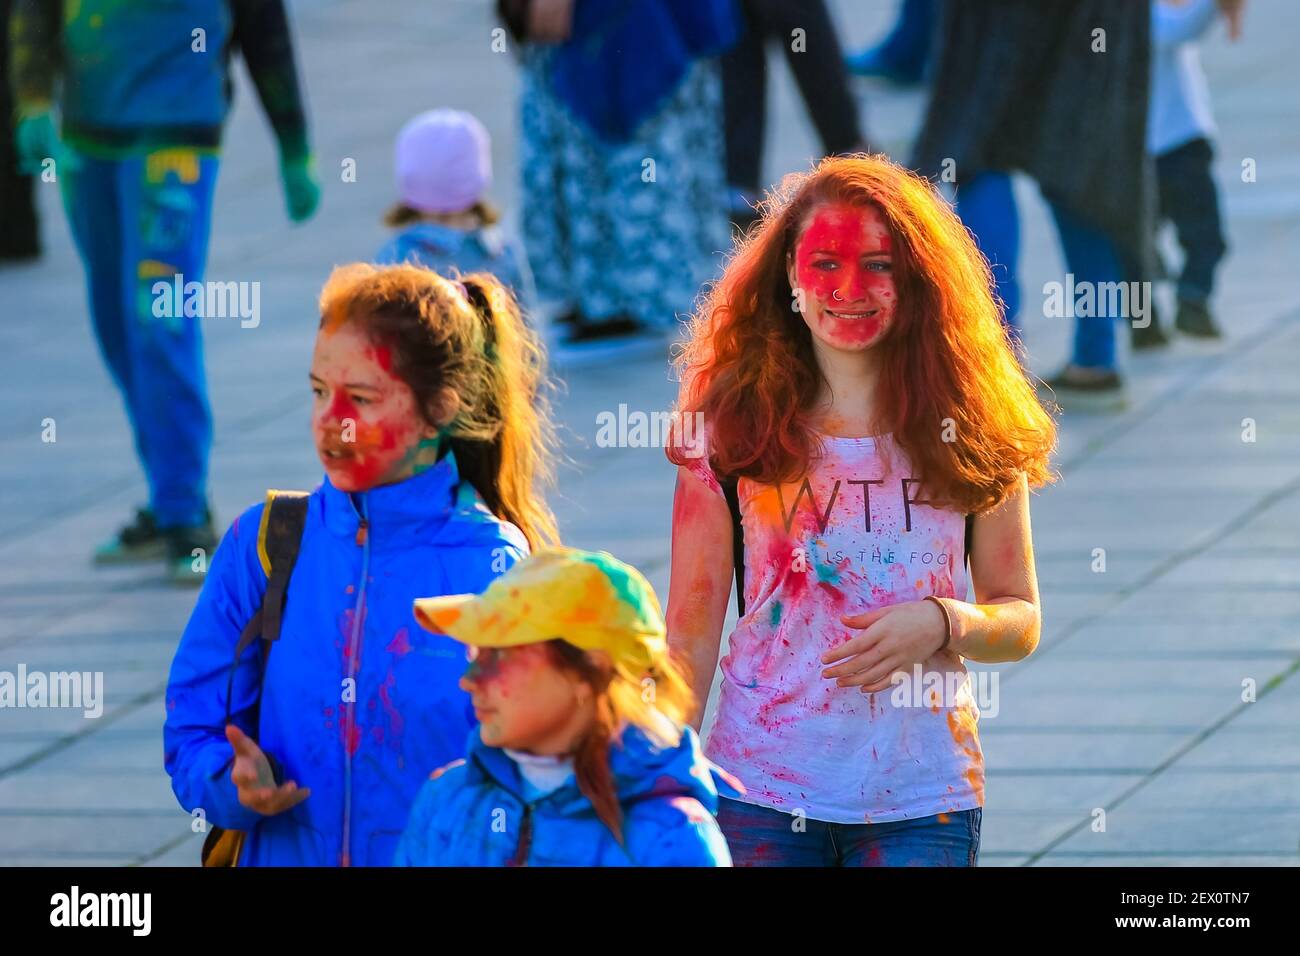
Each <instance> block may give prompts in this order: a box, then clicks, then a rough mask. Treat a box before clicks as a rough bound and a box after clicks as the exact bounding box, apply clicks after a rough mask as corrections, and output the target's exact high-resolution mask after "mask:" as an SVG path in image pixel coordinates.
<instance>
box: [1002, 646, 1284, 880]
mask: <svg viewBox="0 0 1300 956" xmlns="http://www.w3.org/2000/svg"><path fill="white" fill-rule="evenodd" d="M1297 671H1300V657H1297V658H1296V659H1295V660H1294V661H1293V662H1292V663H1291V666H1290V667H1288V668H1287V669H1286V670H1285V671H1283V672H1281V673H1280V674H1275V675H1274V676H1273V677H1271V678H1270V679H1269V680H1268V681H1266V682H1265V683H1264V685H1263V686H1261V687H1260V688H1259V693H1258V695H1257V696H1256V698H1255V700H1253V701H1242V702H1241V703H1239V704H1238V705H1237V706H1235V707H1233V708H1232V709H1231V710H1230V711H1228V712H1227V713H1226V714H1224V715H1223V716H1221V717H1220V718H1219V719H1218V720H1216V721H1215V722H1214V723H1213V724H1210V725H1209V726H1208V727H1205V728H1203V729H1202V730H1200V731H1199V732H1197V733H1196V734H1195V735H1193V736H1192V737H1191V738H1190V739H1188V740H1187V741H1185V742H1184V743H1183V744H1182V745H1181V746H1180V747H1178V748H1176V749H1175V750H1174V752H1173V753H1171V754H1170V755H1169V756H1168V757H1166V758H1165V759H1164V760H1162V761H1160V763H1159V764H1157V765H1156V766H1155V767H1154V768H1153V769H1152V770H1151V771H1150V773H1148V774H1147V775H1145V776H1144V777H1142V778H1141V779H1139V780H1137V781H1135V782H1134V783H1133V784H1132V785H1131V786H1130V787H1129V788H1128V789H1126V790H1124V791H1122V792H1121V793H1120V794H1119V796H1117V797H1115V798H1114V799H1113V800H1109V801H1107V805H1106V807H1104V809H1105V810H1106V812H1107V813H1111V812H1113V811H1114V810H1116V809H1118V808H1119V806H1120V805H1121V804H1123V803H1124V801H1125V800H1127V799H1128V798H1129V797H1131V796H1133V795H1134V794H1136V793H1137V792H1138V791H1140V790H1142V789H1143V788H1144V787H1146V786H1147V784H1149V783H1151V782H1152V781H1153V780H1155V779H1156V778H1157V777H1159V776H1160V775H1161V774H1163V773H1164V772H1165V771H1166V770H1168V769H1169V768H1170V767H1172V766H1173V765H1174V764H1175V763H1177V762H1178V761H1179V760H1181V759H1182V758H1183V757H1184V756H1186V755H1187V754H1188V753H1190V752H1191V751H1192V750H1193V749H1195V748H1196V747H1198V746H1200V744H1202V743H1204V742H1205V741H1206V740H1209V739H1210V738H1211V737H1212V736H1214V734H1215V733H1217V732H1218V730H1219V729H1220V728H1222V727H1224V726H1226V725H1227V724H1229V723H1230V722H1231V721H1233V720H1234V719H1235V718H1237V717H1238V716H1240V715H1241V714H1242V713H1244V712H1245V711H1246V709H1247V708H1248V707H1252V706H1255V705H1257V704H1260V703H1262V702H1263V701H1264V699H1265V698H1266V697H1267V696H1268V695H1269V694H1271V693H1272V692H1273V691H1274V690H1276V689H1277V688H1278V687H1280V686H1282V684H1283V682H1284V681H1286V680H1287V678H1289V677H1291V676H1292V675H1294V674H1295V673H1296V672H1297ZM1208 809H1210V808H1207V810H1208ZM1092 819H1093V818H1092V816H1091V815H1089V816H1085V817H1084V818H1083V819H1082V820H1080V821H1079V822H1078V823H1076V824H1074V825H1073V826H1071V827H1068V828H1067V829H1065V830H1064V831H1062V832H1061V833H1059V834H1057V836H1056V837H1054V838H1053V839H1051V840H1049V841H1048V843H1047V844H1046V845H1045V846H1043V847H1042V848H1041V849H1039V850H1038V851H1037V852H1035V853H1033V854H1030V856H1029V858H1028V859H1027V860H1025V861H1024V862H1023V863H1022V864H1021V866H1033V865H1034V864H1035V863H1037V862H1038V861H1039V860H1041V859H1042V858H1043V857H1045V856H1047V854H1049V853H1051V852H1052V850H1053V849H1055V848H1056V847H1058V846H1060V845H1061V844H1062V843H1064V842H1065V841H1066V840H1068V839H1069V838H1070V837H1072V836H1074V834H1076V833H1078V832H1080V831H1082V830H1083V828H1085V827H1087V826H1089V825H1091V823H1092Z"/></svg>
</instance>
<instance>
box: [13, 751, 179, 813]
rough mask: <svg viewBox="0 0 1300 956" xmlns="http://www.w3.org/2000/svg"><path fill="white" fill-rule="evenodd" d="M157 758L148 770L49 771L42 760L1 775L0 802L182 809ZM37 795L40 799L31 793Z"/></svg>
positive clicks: (17, 807)
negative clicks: (11, 773) (28, 767)
mask: <svg viewBox="0 0 1300 956" xmlns="http://www.w3.org/2000/svg"><path fill="white" fill-rule="evenodd" d="M161 767H162V765H161V761H160V762H159V764H158V765H157V766H156V767H154V768H152V769H147V770H121V769H116V770H115V769H111V768H105V769H103V770H101V771H98V772H94V773H91V772H87V771H85V770H83V769H82V768H75V767H73V768H67V769H66V770H62V771H57V772H56V771H52V770H50V769H49V768H48V767H46V766H45V765H44V764H39V765H37V766H35V767H32V768H30V769H28V770H26V771H24V772H23V773H22V774H20V775H18V776H16V777H6V778H4V779H0V808H4V809H5V812H6V813H9V814H10V815H13V811H24V810H36V809H40V810H43V811H62V812H64V813H67V814H70V815H71V814H75V813H77V812H78V811H86V812H88V813H94V812H99V811H109V810H149V811H156V812H158V813H164V812H166V811H170V810H174V811H175V812H176V813H177V814H184V812H185V811H183V810H181V809H180V807H179V806H178V805H177V803H176V798H175V796H173V794H172V792H171V781H170V780H169V779H168V778H167V776H166V774H164V773H162V772H161ZM37 795H39V799H34V798H36V797H37Z"/></svg>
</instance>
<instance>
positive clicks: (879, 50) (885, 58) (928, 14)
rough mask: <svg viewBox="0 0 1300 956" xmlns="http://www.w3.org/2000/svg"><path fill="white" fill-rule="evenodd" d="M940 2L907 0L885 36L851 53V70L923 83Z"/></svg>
mask: <svg viewBox="0 0 1300 956" xmlns="http://www.w3.org/2000/svg"><path fill="white" fill-rule="evenodd" d="M937 3H939V0H903V2H902V3H901V4H900V5H899V10H898V19H897V20H895V21H894V26H893V28H892V29H891V30H890V31H889V33H888V34H886V36H885V38H884V39H883V40H881V41H880V42H879V43H878V44H876V45H875V46H872V47H867V48H866V49H865V50H862V51H861V52H859V53H854V54H852V55H851V56H849V57H848V59H847V60H846V63H847V64H848V68H849V70H850V72H852V73H856V74H857V75H858V76H878V77H880V78H881V79H885V80H889V81H890V82H892V83H897V84H899V85H900V86H914V85H916V84H917V83H920V82H921V80H922V79H923V78H924V77H925V71H926V68H927V67H928V66H929V63H930V47H931V45H932V43H933V40H934V22H935V5H936V4H937Z"/></svg>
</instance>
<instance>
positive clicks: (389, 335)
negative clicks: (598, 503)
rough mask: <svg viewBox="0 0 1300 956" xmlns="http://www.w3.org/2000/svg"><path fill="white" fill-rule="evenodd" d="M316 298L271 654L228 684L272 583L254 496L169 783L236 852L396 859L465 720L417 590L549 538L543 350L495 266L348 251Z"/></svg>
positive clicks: (439, 586) (252, 858)
mask: <svg viewBox="0 0 1300 956" xmlns="http://www.w3.org/2000/svg"><path fill="white" fill-rule="evenodd" d="M320 305H321V316H322V318H321V325H320V331H319V333H318V336H317V339H316V348H315V354H314V356H313V360H312V370H311V386H312V391H313V394H314V396H315V398H314V404H313V413H312V432H313V437H314V439H315V444H316V449H317V452H318V454H319V455H320V459H321V462H322V464H323V465H324V467H325V480H324V481H323V482H322V483H321V485H320V486H319V487H318V488H317V489H316V490H315V491H314V492H312V493H311V495H310V496H309V497H308V499H307V511H306V518H305V526H304V528H303V531H302V537H301V545H300V549H299V554H298V558H297V562H296V564H295V565H294V570H293V573H292V577H291V579H290V581H289V585H288V592H287V593H288V598H287V600H286V602H285V604H284V611H283V615H282V618H281V626H280V636H279V639H278V640H277V641H275V643H274V645H273V646H274V653H270V654H269V655H268V654H266V653H265V652H264V651H263V649H262V647H261V646H260V645H263V644H264V643H266V642H263V641H253V642H252V644H251V645H250V646H249V647H248V649H247V650H245V651H244V652H243V653H242V654H241V655H239V659H238V662H237V664H235V665H234V671H233V683H232V685H231V686H232V687H233V691H232V692H231V694H230V699H229V702H227V686H228V685H227V680H228V677H229V676H230V674H231V668H232V663H233V661H234V657H235V651H236V646H237V642H238V640H239V637H240V634H241V631H242V630H243V629H244V627H245V625H246V624H247V623H248V622H249V621H250V619H252V618H253V616H254V615H255V614H257V613H258V612H259V608H260V607H262V603H263V596H264V594H265V593H266V590H267V570H266V569H267V568H268V567H269V562H268V559H267V555H266V553H265V548H264V547H261V548H259V544H258V540H259V534H258V532H259V524H261V523H262V522H263V520H264V508H265V506H264V505H260V504H259V505H254V506H253V507H251V508H249V509H248V510H247V511H245V512H244V513H243V514H242V515H241V516H240V517H239V518H238V519H237V520H236V521H235V523H234V524H233V525H232V526H231V528H230V530H229V531H228V532H227V533H226V535H225V538H224V540H223V541H222V543H221V545H220V547H219V548H218V549H217V552H216V554H215V556H214V557H213V560H212V564H211V567H210V569H209V572H208V575H207V581H206V582H205V584H204V587H203V591H202V593H201V594H200V596H199V600H198V604H197V606H196V607H195V609H194V612H193V614H192V615H191V617H190V621H189V624H188V626H187V627H186V629H185V633H184V635H183V636H182V638H181V642H180V646H179V647H178V649H177V651H176V657H175V659H174V660H173V662H172V669H171V676H170V680H169V682H168V687H167V721H166V726H165V728H164V744H165V749H166V766H167V772H168V773H169V774H170V775H171V778H172V788H173V790H174V791H175V793H176V796H177V798H178V800H179V801H180V803H181V805H182V806H183V807H185V809H187V810H189V811H191V813H193V814H194V815H195V817H196V818H197V817H200V816H201V817H202V818H203V819H205V820H206V822H207V823H208V824H212V825H215V826H218V827H222V828H225V829H227V830H239V831H244V833H245V839H244V845H243V849H242V852H241V854H240V858H239V863H240V865H253V866H258V865H317V866H319V865H327V866H328V865H343V866H347V865H375V864H378V865H388V864H390V863H391V862H392V859H393V854H394V851H395V849H396V845H397V840H398V837H399V835H400V833H401V829H402V826H403V823H404V822H405V820H406V818H407V816H408V813H409V811H410V807H411V803H412V801H413V800H414V798H415V795H416V792H417V791H418V790H419V788H420V785H421V783H422V782H423V781H424V780H425V779H426V778H427V776H428V774H429V771H430V770H432V769H433V768H435V767H439V766H442V765H443V764H445V763H446V762H447V761H448V760H452V759H454V758H456V757H460V756H462V755H463V754H464V746H465V739H466V737H467V735H468V733H469V730H470V727H471V726H472V725H473V714H472V712H471V709H470V706H469V698H468V696H467V695H466V694H465V693H464V692H463V691H461V690H460V689H459V688H458V687H457V679H458V677H459V675H460V671H461V670H462V669H463V666H464V649H463V648H462V647H461V646H460V645H459V644H457V643H456V642H454V641H452V640H451V639H449V638H446V637H441V636H438V635H434V634H429V633H427V632H425V631H424V630H422V629H421V628H419V627H417V626H416V623H415V619H414V617H413V616H412V610H411V608H412V601H413V600H414V599H415V597H416V596H417V595H427V594H431V593H432V594H453V593H460V592H463V591H467V590H477V589H481V588H483V587H485V586H486V585H487V584H488V583H489V582H490V581H491V580H492V579H493V578H495V577H496V576H497V575H499V574H501V573H502V572H504V571H505V570H506V569H507V568H508V567H509V566H510V565H511V564H513V563H514V562H515V561H517V560H518V559H519V558H520V557H522V556H523V555H525V554H526V553H527V552H528V550H529V547H530V545H531V546H534V547H536V546H540V545H543V544H547V543H551V542H553V541H555V539H556V531H555V522H554V519H553V517H552V516H551V513H550V512H549V510H548V509H547V508H546V506H545V504H544V503H543V502H542V501H540V500H538V499H537V498H536V497H535V496H534V493H533V490H532V489H533V488H534V480H535V479H542V480H546V479H549V477H550V456H549V448H550V441H551V433H550V426H549V423H548V420H547V418H546V408H545V403H544V402H543V401H542V400H541V397H540V396H539V395H538V394H537V393H538V388H539V383H540V382H541V380H542V379H541V375H542V364H541V353H540V350H539V347H538V345H537V343H536V339H535V338H534V337H533V335H532V333H531V332H530V331H528V329H527V328H526V327H525V326H524V324H523V322H522V321H521V319H520V316H519V312H518V309H517V307H516V306H515V305H514V301H513V299H512V298H511V296H510V295H509V293H508V292H507V291H506V290H505V288H504V287H503V286H502V285H501V284H500V283H499V282H498V281H497V280H496V279H494V278H492V277H491V276H490V275H487V274H485V273H478V274H473V275H468V276H465V277H463V279H462V281H461V282H459V283H456V282H450V281H448V280H446V279H443V278H441V277H439V276H438V275H437V274H436V273H434V272H432V271H429V270H426V269H423V268H419V267H416V266H410V265H401V266H390V267H385V268H376V267H374V266H368V265H353V266H347V267H343V268H341V269H337V270H335V272H334V274H333V275H332V276H331V277H330V279H329V281H328V282H327V283H326V286H325V289H324V291H323V292H322V295H321V303H320ZM263 668H264V673H263ZM259 690H260V694H259ZM228 703H229V713H230V714H231V722H230V724H229V725H226V713H227V706H228ZM200 811H201V812H200Z"/></svg>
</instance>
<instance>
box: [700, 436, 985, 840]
mask: <svg viewBox="0 0 1300 956" xmlns="http://www.w3.org/2000/svg"><path fill="white" fill-rule="evenodd" d="M700 440H701V441H702V442H703V443H705V445H706V447H707V441H708V439H707V435H705V436H702V437H701V439H700ZM878 446H879V447H878ZM881 451H885V452H887V455H882V454H881ZM887 459H888V460H887ZM891 461H892V465H891ZM687 467H688V468H689V469H690V470H691V471H692V473H694V474H696V475H697V476H699V477H700V478H701V479H702V480H704V481H705V483H706V484H708V485H709V486H710V487H711V488H712V489H713V490H714V491H716V492H717V493H718V494H719V495H721V494H722V488H721V486H720V484H719V482H718V477H717V476H716V475H715V474H714V473H713V471H712V469H711V468H710V466H709V464H708V456H707V455H701V456H700V457H698V458H694V459H692V460H691V462H690V464H688V466H687ZM738 492H739V499H740V505H741V515H742V525H743V528H744V532H745V568H746V576H745V601H746V613H745V616H744V617H743V618H741V619H740V621H739V622H738V623H737V626H736V629H735V631H734V633H733V634H732V635H731V639H730V647H729V649H728V651H727V653H726V655H725V656H724V657H723V659H722V662H721V666H722V674H723V681H722V689H721V694H720V696H719V699H718V705H717V709H716V716H715V720H714V723H713V726H712V727H711V728H710V731H709V734H708V737H707V742H706V745H705V753H706V755H707V756H708V757H709V758H710V759H711V760H713V761H714V762H715V763H717V764H718V765H720V766H721V767H723V768H724V769H726V770H728V771H730V772H731V773H733V774H735V775H736V776H737V777H739V778H740V780H741V782H742V783H744V785H745V787H746V788H747V789H748V795H747V796H746V798H745V799H746V800H747V801H748V802H750V803H755V804H758V805H760V806H766V807H772V808H774V809H779V810H783V811H786V812H791V813H793V812H794V811H796V810H801V811H802V812H803V813H804V815H805V816H807V817H808V818H810V819H814V820H824V821H828V822H833V823H879V822H885V821H890V820H900V819H913V818H917V817H926V816H932V815H934V814H938V813H943V812H946V811H958V810H967V809H971V808H973V807H978V806H982V805H983V794H984V760H983V755H982V752H981V750H980V745H979V740H978V737H977V734H976V723H977V721H978V719H979V712H978V709H977V707H976V704H975V700H974V697H973V695H972V693H971V685H970V675H969V674H968V673H967V672H966V668H965V665H964V664H963V662H962V659H961V658H960V657H959V656H958V655H956V654H953V653H951V652H948V651H944V652H943V653H940V654H936V655H934V656H932V657H931V658H930V659H928V660H926V661H925V662H924V663H923V664H922V665H921V670H920V672H919V676H920V677H921V680H920V681H919V682H918V681H917V680H916V679H915V677H916V676H917V673H916V672H913V676H912V678H910V679H909V680H908V681H907V682H905V683H904V684H902V685H897V686H895V687H892V688H890V689H887V690H884V691H880V692H877V693H875V694H863V693H862V692H861V690H860V689H859V688H857V687H846V688H841V687H838V686H837V685H836V683H835V681H834V680H827V679H826V678H824V677H822V676H821V671H822V669H823V668H824V666H825V665H823V664H822V663H821V660H820V658H821V655H822V654H823V653H824V652H825V651H826V650H828V649H830V648H831V647H834V646H837V645H839V644H842V643H843V642H844V641H846V640H848V639H849V638H850V637H852V636H855V635H856V634H857V633H859V632H857V631H854V630H853V629H851V628H848V627H846V626H845V625H844V624H843V623H842V622H841V621H840V616H841V615H842V614H847V613H859V612H863V611H868V610H872V609H874V608H878V607H883V606H887V605H892V604H900V603H903V602H907V601H916V600H921V599H923V598H924V597H926V596H927V595H931V594H933V595H935V596H938V597H956V598H958V599H961V600H965V599H966V596H967V593H966V592H967V579H966V568H965V562H964V559H963V551H964V542H965V516H964V515H962V514H960V513H958V512H955V511H949V510H942V509H936V508H932V507H929V506H928V505H925V504H921V503H918V502H917V501H916V499H917V498H920V497H923V492H922V491H921V489H920V485H919V483H918V482H916V480H915V477H914V476H913V475H912V473H911V470H910V466H909V465H908V463H907V461H906V457H905V455H904V454H903V453H902V451H901V449H899V448H898V447H897V446H896V445H895V444H894V443H892V442H891V441H889V439H888V438H879V439H872V438H830V437H827V438H825V453H824V455H823V456H822V457H821V458H820V459H819V460H818V461H816V462H814V465H813V467H812V470H811V474H809V475H808V477H807V479H806V480H804V481H802V482H795V483H790V484H786V485H782V486H780V487H779V488H778V487H776V486H763V485H757V484H755V483H754V482H752V481H750V480H749V479H746V478H742V479H740V482H739V487H738ZM936 691H937V693H936Z"/></svg>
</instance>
